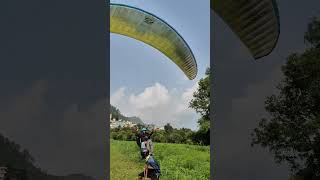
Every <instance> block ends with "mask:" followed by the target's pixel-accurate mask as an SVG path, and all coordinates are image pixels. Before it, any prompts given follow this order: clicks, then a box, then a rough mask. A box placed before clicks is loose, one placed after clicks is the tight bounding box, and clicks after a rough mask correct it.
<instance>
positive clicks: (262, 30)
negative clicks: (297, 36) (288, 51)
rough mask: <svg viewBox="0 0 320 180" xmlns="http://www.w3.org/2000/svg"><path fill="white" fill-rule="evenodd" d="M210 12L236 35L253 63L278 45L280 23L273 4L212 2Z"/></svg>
mask: <svg viewBox="0 0 320 180" xmlns="http://www.w3.org/2000/svg"><path fill="white" fill-rule="evenodd" d="M211 9H213V10H214V11H215V12H216V13H217V14H218V15H219V16H220V17H221V18H222V19H223V20H224V21H225V22H226V23H227V24H228V25H229V27H230V28H231V29H232V30H233V32H234V33H236V34H237V35H238V37H239V38H240V40H241V41H242V42H243V43H244V44H245V45H246V47H247V48H248V49H249V51H250V52H251V54H252V55H253V57H254V58H255V59H259V58H261V57H264V56H267V55H268V54H270V53H271V52H272V50H273V49H274V47H275V46H276V44H277V41H278V37H279V34H280V20H279V13H278V8H277V4H276V2H275V1H274V0H211Z"/></svg>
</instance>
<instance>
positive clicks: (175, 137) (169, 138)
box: [110, 124, 208, 145]
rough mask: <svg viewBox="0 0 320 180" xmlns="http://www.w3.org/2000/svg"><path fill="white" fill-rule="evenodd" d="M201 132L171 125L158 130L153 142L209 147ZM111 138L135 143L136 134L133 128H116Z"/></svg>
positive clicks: (111, 133)
mask: <svg viewBox="0 0 320 180" xmlns="http://www.w3.org/2000/svg"><path fill="white" fill-rule="evenodd" d="M203 136H206V135H203V134H202V133H201V132H200V131H196V132H195V131H192V130H191V129H188V128H181V129H177V128H173V127H172V126H171V125H170V124H166V125H165V126H164V130H156V131H154V133H153V134H152V137H151V138H152V141H153V142H160V143H178V144H197V145H208V144H207V142H205V141H203ZM110 138H112V139H114V140H122V141H135V140H136V134H135V132H134V131H133V130H132V129H131V128H128V127H126V128H115V129H111V131H110Z"/></svg>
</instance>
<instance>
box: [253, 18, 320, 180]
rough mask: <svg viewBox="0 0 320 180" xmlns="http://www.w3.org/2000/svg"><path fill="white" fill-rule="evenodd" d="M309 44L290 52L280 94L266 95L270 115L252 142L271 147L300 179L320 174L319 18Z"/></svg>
mask: <svg viewBox="0 0 320 180" xmlns="http://www.w3.org/2000/svg"><path fill="white" fill-rule="evenodd" d="M304 37H305V41H306V43H307V44H308V45H309V47H308V48H307V49H306V50H305V51H304V52H303V53H300V54H299V53H293V54H291V55H289V56H288V58H287V62H286V64H285V65H283V67H282V72H283V74H284V79H283V81H282V82H281V83H280V84H279V86H278V89H279V94H274V95H271V96H269V97H267V99H266V101H265V109H266V110H267V112H269V114H270V118H269V119H262V120H261V121H260V123H259V125H258V127H257V128H256V129H254V132H253V133H252V145H257V144H259V145H261V146H262V147H265V148H268V149H269V150H270V151H271V152H272V153H273V155H274V157H275V160H276V162H277V163H283V162H286V163H288V164H289V165H290V167H291V171H292V172H293V173H295V174H296V177H297V178H300V179H315V178H319V177H320V176H319V175H320V46H319V45H320V19H319V18H314V19H312V21H311V23H310V24H309V26H308V28H307V32H306V33H305V36H304Z"/></svg>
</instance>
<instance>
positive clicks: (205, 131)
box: [189, 68, 210, 145]
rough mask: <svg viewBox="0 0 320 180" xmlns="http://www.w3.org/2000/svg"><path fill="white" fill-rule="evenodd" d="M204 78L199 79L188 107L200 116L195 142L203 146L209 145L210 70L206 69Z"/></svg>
mask: <svg viewBox="0 0 320 180" xmlns="http://www.w3.org/2000/svg"><path fill="white" fill-rule="evenodd" d="M205 75H206V76H205V77H204V78H202V79H200V81H199V83H198V84H199V87H198V89H197V91H196V92H194V94H193V99H192V100H191V102H190V103H189V107H191V108H193V109H195V110H196V112H197V113H199V114H200V115H201V118H200V119H199V120H198V124H199V127H200V128H199V131H198V132H197V134H196V137H195V140H196V141H197V142H200V143H204V144H205V145H208V144H210V68H207V70H206V73H205Z"/></svg>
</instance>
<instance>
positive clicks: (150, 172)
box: [139, 155, 161, 180]
mask: <svg viewBox="0 0 320 180" xmlns="http://www.w3.org/2000/svg"><path fill="white" fill-rule="evenodd" d="M149 166H151V167H152V169H151V168H149ZM160 175H161V170H160V165H159V163H158V162H157V161H156V160H155V159H154V157H153V155H148V156H147V157H146V164H145V167H144V169H143V172H142V173H140V174H139V176H141V177H144V179H146V178H147V177H149V178H151V179H152V180H154V178H156V179H157V180H159V178H160Z"/></svg>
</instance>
